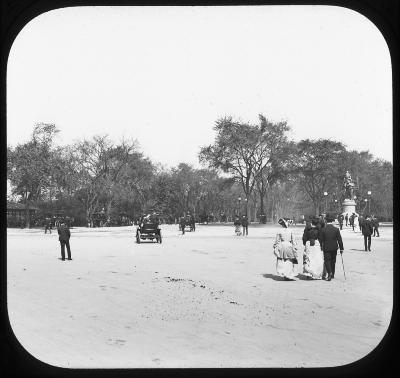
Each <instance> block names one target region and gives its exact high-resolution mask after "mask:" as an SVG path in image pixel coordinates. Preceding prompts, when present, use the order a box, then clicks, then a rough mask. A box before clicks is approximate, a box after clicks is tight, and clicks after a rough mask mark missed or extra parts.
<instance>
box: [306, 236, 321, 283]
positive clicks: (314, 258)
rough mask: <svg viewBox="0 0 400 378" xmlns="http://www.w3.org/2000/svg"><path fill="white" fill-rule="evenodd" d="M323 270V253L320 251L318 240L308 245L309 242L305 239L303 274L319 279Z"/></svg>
mask: <svg viewBox="0 0 400 378" xmlns="http://www.w3.org/2000/svg"><path fill="white" fill-rule="evenodd" d="M323 270H324V253H323V252H322V251H321V247H320V245H319V243H318V241H315V245H313V246H310V242H309V241H307V243H306V245H305V249H304V265H303V274H304V275H306V276H308V277H311V278H313V279H316V280H320V279H321V278H322V272H323Z"/></svg>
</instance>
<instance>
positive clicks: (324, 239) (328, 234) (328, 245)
mask: <svg viewBox="0 0 400 378" xmlns="http://www.w3.org/2000/svg"><path fill="white" fill-rule="evenodd" d="M325 219H326V226H325V227H324V228H323V229H321V231H320V233H319V242H320V245H321V250H322V251H323V252H324V264H325V269H326V272H327V273H328V277H327V278H326V280H327V281H330V280H331V279H332V278H334V277H335V265H336V255H337V250H338V248H339V249H340V254H342V253H343V249H344V248H343V241H342V236H341V235H340V230H339V229H338V228H337V227H335V226H334V225H333V224H332V222H333V221H334V220H335V217H334V216H333V215H332V214H327V216H326V218H325Z"/></svg>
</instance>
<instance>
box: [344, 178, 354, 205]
mask: <svg viewBox="0 0 400 378" xmlns="http://www.w3.org/2000/svg"><path fill="white" fill-rule="evenodd" d="M343 187H344V190H345V194H344V195H345V199H349V200H352V201H353V200H354V182H353V180H352V179H351V175H350V173H349V171H346V174H345V176H344V180H343Z"/></svg>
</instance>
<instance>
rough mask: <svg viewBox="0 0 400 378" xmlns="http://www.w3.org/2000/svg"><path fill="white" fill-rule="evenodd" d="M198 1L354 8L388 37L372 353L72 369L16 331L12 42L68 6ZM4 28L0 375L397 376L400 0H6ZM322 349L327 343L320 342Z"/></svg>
mask: <svg viewBox="0 0 400 378" xmlns="http://www.w3.org/2000/svg"><path fill="white" fill-rule="evenodd" d="M94 5H97V6H133V5H135V6H155V5H173V6H184V5H189V6H196V5H214V6H225V5H332V6H340V7H345V8H348V9H352V10H354V11H356V12H358V13H361V14H362V15H364V16H365V17H367V18H368V19H369V20H370V21H371V22H373V23H374V24H375V26H376V27H377V28H378V29H379V30H380V31H381V33H382V35H383V36H384V38H385V40H386V42H387V44H388V47H389V50H390V54H391V59H392V85H393V86H392V90H393V98H392V101H393V170H394V171H393V180H394V182H393V186H394V188H393V189H394V190H393V193H394V203H393V205H394V206H393V207H394V209H393V210H394V213H393V217H394V222H393V234H394V251H393V267H394V272H393V274H394V280H393V285H394V287H393V293H394V296H393V312H392V319H391V323H390V326H389V329H388V331H387V333H386V335H385V337H384V338H383V339H382V340H381V342H380V344H378V346H377V347H376V348H375V349H374V350H373V351H372V352H371V353H369V354H368V355H367V356H365V357H364V358H362V359H361V360H358V361H356V362H353V363H351V364H348V365H344V366H339V367H334V368H304V369H297V368H252V369H248V368H243V369H226V368H222V369H67V368H59V367H54V366H52V365H48V364H45V363H43V362H41V361H39V360H38V359H36V358H35V357H33V356H31V355H30V354H29V353H28V352H27V351H26V350H25V349H24V348H23V347H22V346H21V344H20V343H19V342H18V340H17V339H16V337H15V336H14V334H13V332H12V329H11V326H10V323H9V319H8V314H7V286H6V285H7V259H6V250H7V229H6V211H5V209H6V180H5V177H6V169H7V167H6V152H7V144H6V141H7V138H6V121H7V120H6V70H7V60H8V54H9V51H10V49H11V47H12V43H13V41H14V39H15V38H16V36H17V35H18V33H19V32H20V31H21V30H22V28H23V27H24V26H25V25H26V24H27V23H28V22H29V21H30V20H32V19H33V18H35V17H36V16H38V15H40V14H42V13H44V12H47V11H50V10H53V9H57V8H63V7H72V6H94ZM0 14H1V18H0V33H1V60H0V64H1V70H0V84H1V91H0V123H1V126H0V140H1V141H2V144H1V149H0V162H1V170H2V172H4V175H3V176H2V181H1V186H0V188H1V193H2V197H1V206H2V209H3V211H2V212H1V222H0V225H1V233H2V234H1V237H0V269H1V271H0V280H1V286H0V287H1V290H0V300H1V306H0V322H1V328H0V329H1V332H0V347H1V350H2V353H1V354H0V356H1V360H0V374H1V376H2V377H15V376H20V375H22V376H27V377H53V376H57V377H59V376H61V377H67V376H71V375H72V376H77V377H84V376H88V377H98V376H107V377H108V376H113V377H127V376H149V375H153V374H154V375H160V376H173V377H178V376H184V375H189V376H202V375H208V374H211V373H217V374H218V375H220V374H221V375H225V374H229V375H231V374H239V375H246V376H264V375H272V376H277V377H282V376H284V377H285V376H297V375H299V374H300V375H302V374H304V375H307V377H310V378H311V377H319V376H321V375H323V376H325V377H336V376H347V375H350V376H352V377H353V376H354V377H363V378H364V377H365V375H366V374H368V375H369V374H371V375H374V376H380V377H382V376H393V375H394V374H395V371H400V364H399V363H397V359H398V355H397V350H400V348H399V347H400V335H399V303H398V301H399V299H398V294H399V256H398V255H397V254H396V250H397V248H398V246H399V244H398V233H399V230H398V219H399V204H398V201H397V196H396V194H395V190H396V188H397V187H398V184H399V181H398V176H399V173H398V163H399V160H398V159H399V157H398V148H397V147H398V140H399V107H400V106H399V105H400V100H399V72H400V69H399V52H400V1H399V0H308V1H307V0H304V1H301V0H286V1H285V0H275V1H273V0H269V1H268V0H264V1H221V0H220V1H204V0H203V1H198V2H193V1H156V0H149V1H143V0H142V1H134V0H117V1H111V0H3V1H1V4H0ZM321 347H322V348H323V345H321Z"/></svg>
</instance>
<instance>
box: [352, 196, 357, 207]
mask: <svg viewBox="0 0 400 378" xmlns="http://www.w3.org/2000/svg"><path fill="white" fill-rule="evenodd" d="M353 198H354V202H355V203H356V207H355V208H356V209H357V201H356V200H357V196H354V197H353Z"/></svg>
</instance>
